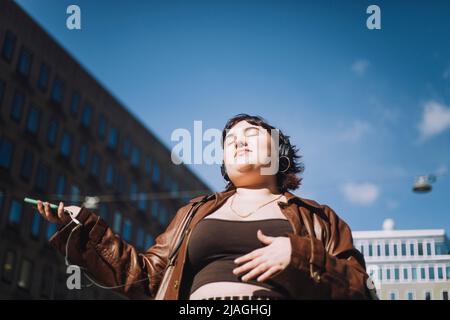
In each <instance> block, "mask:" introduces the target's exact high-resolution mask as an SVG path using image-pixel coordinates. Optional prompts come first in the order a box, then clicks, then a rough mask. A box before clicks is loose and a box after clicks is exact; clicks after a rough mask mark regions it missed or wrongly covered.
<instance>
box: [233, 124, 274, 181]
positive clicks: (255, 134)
mask: <svg viewBox="0 0 450 320" xmlns="http://www.w3.org/2000/svg"><path fill="white" fill-rule="evenodd" d="M271 142H272V139H271V136H270V133H269V132H267V130H266V129H265V128H263V127H260V126H256V125H253V124H251V123H249V122H247V121H245V120H243V121H240V122H238V123H237V124H235V125H234V126H233V127H232V128H231V129H229V130H228V132H227V133H226V135H225V140H224V162H225V167H226V170H227V174H228V177H229V178H230V179H231V180H232V182H233V183H235V180H237V179H242V177H244V176H246V175H247V176H248V177H250V176H255V174H257V175H259V174H260V173H259V171H260V169H261V168H262V167H266V166H269V165H270V151H271V145H272V143H271ZM250 173H252V174H251V175H249V174H250ZM235 184H236V183H235Z"/></svg>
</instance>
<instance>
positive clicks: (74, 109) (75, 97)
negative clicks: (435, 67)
mask: <svg viewBox="0 0 450 320" xmlns="http://www.w3.org/2000/svg"><path fill="white" fill-rule="evenodd" d="M80 101H81V96H80V94H79V93H78V92H74V93H73V94H72V98H71V99H70V114H71V115H72V116H74V115H77V114H78V106H79V105H80Z"/></svg>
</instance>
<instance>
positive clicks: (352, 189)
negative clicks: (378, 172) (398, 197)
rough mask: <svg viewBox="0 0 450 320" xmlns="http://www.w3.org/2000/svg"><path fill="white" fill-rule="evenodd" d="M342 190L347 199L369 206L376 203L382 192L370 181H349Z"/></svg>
mask: <svg viewBox="0 0 450 320" xmlns="http://www.w3.org/2000/svg"><path fill="white" fill-rule="evenodd" d="M341 191H342V193H343V194H344V196H345V198H346V199H347V201H349V202H350V203H353V204H358V205H363V206H368V205H371V204H372V203H374V202H375V200H377V198H378V196H379V194H380V190H379V188H378V187H377V186H376V185H374V184H373V183H370V182H364V183H353V182H349V183H346V184H344V185H343V186H342V188H341Z"/></svg>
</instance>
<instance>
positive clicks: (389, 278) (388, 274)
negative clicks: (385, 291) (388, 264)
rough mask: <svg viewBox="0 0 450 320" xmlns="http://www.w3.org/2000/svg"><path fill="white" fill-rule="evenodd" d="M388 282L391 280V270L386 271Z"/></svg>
mask: <svg viewBox="0 0 450 320" xmlns="http://www.w3.org/2000/svg"><path fill="white" fill-rule="evenodd" d="M386 280H391V269H389V268H388V269H386Z"/></svg>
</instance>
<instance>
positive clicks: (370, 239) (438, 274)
mask: <svg viewBox="0 0 450 320" xmlns="http://www.w3.org/2000/svg"><path fill="white" fill-rule="evenodd" d="M353 239H354V243H355V247H356V248H357V249H358V250H360V251H361V253H363V254H364V258H365V260H366V265H367V272H368V274H369V275H370V276H371V277H372V279H373V281H374V283H375V287H376V289H377V294H378V296H379V298H380V299H382V300H397V299H401V300H449V294H450V251H449V241H448V239H447V237H446V235H445V230H443V229H433V230H395V229H394V221H393V220H391V219H386V220H385V222H384V224H383V230H378V231H354V232H353Z"/></svg>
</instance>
